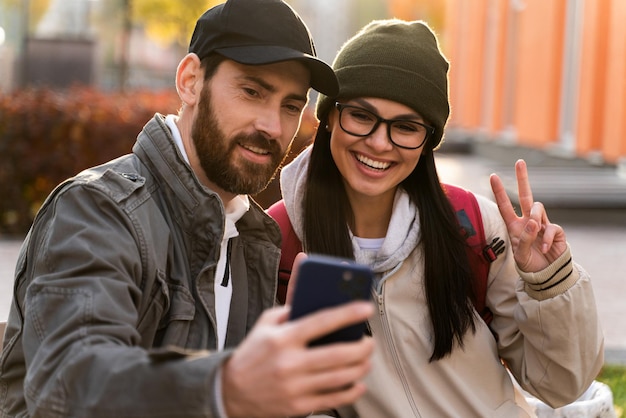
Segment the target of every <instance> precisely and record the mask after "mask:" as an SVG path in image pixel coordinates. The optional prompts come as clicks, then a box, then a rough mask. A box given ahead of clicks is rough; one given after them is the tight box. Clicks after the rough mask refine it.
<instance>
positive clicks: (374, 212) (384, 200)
mask: <svg viewBox="0 0 626 418" xmlns="http://www.w3.org/2000/svg"><path fill="white" fill-rule="evenodd" d="M394 197H395V190H390V191H389V192H387V193H385V194H384V195H380V196H376V197H369V196H363V195H359V196H355V195H350V194H349V195H348V199H349V200H350V206H351V207H352V212H353V214H354V219H353V224H351V225H350V229H351V230H352V233H353V234H354V235H356V236H357V237H361V238H384V237H385V236H386V235H387V228H388V227H389V221H390V220H391V213H392V211H393V201H394Z"/></svg>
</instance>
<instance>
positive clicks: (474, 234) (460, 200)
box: [442, 184, 504, 325]
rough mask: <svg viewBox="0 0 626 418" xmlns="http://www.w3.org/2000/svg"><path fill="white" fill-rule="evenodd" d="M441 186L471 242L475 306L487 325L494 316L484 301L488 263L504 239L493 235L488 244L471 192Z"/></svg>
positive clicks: (470, 251) (454, 187) (466, 238)
mask: <svg viewBox="0 0 626 418" xmlns="http://www.w3.org/2000/svg"><path fill="white" fill-rule="evenodd" d="M442 186H443V189H444V190H445V192H446V195H447V196H448V200H449V201H450V203H451V204H452V207H453V208H454V212H455V213H456V217H457V220H458V222H459V226H460V228H461V233H462V234H463V236H464V237H465V240H466V241H467V244H468V251H467V255H468V258H469V262H470V266H471V268H472V271H473V273H474V282H473V286H474V298H475V300H474V307H475V308H476V311H478V313H480V316H481V317H482V318H483V320H484V321H485V322H486V323H487V325H488V324H489V323H490V322H491V319H492V317H493V315H492V313H491V311H490V310H489V308H487V306H486V301H485V299H486V296H487V281H488V278H489V267H490V265H491V263H492V262H493V261H494V260H495V259H496V258H497V256H498V255H499V254H501V253H502V252H503V251H504V241H502V240H501V239H500V238H494V240H493V241H492V242H491V243H490V244H487V240H486V238H485V230H484V227H483V218H482V215H481V213H480V207H479V206H478V201H477V200H476V196H474V194H473V193H472V192H470V191H468V190H466V189H463V188H461V187H457V186H452V185H449V184H443V185H442Z"/></svg>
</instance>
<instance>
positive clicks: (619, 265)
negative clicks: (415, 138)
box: [0, 153, 626, 364]
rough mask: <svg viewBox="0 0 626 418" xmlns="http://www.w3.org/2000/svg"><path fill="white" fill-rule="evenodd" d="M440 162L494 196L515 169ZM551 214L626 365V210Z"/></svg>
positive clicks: (8, 245) (471, 159) (611, 353)
mask: <svg viewBox="0 0 626 418" xmlns="http://www.w3.org/2000/svg"><path fill="white" fill-rule="evenodd" d="M437 159H438V167H439V174H440V177H441V179H442V180H443V181H445V182H449V183H454V184H458V185H461V186H464V187H467V188H469V189H471V190H472V191H474V192H475V193H480V194H483V195H485V196H489V197H491V196H492V194H491V189H490V186H489V174H490V173H491V172H494V171H496V172H498V174H501V175H504V176H511V174H512V173H513V167H512V166H511V167H503V166H502V165H498V164H495V163H494V162H493V161H492V160H489V159H486V158H484V157H480V156H476V155H466V154H445V153H444V154H439V155H438V157H437ZM501 171H505V172H501ZM534 180H535V181H540V179H536V178H533V172H532V167H530V181H531V184H532V183H533V181H534ZM537 200H539V199H537ZM548 215H549V216H550V219H551V221H552V222H555V223H558V224H560V225H561V226H563V227H564V229H565V232H566V234H567V238H568V241H569V243H570V245H571V247H572V252H573V255H574V258H575V260H576V261H577V262H578V263H579V264H581V265H582V266H584V268H585V269H586V270H587V271H588V272H589V273H590V274H591V276H592V279H593V284H594V290H595V296H596V300H597V302H598V311H599V314H600V318H601V321H602V326H603V330H604V334H605V339H606V361H607V363H620V364H626V320H624V318H626V210H623V209H622V210H601V209H594V210H589V209H585V210H583V209H562V208H560V209H552V208H548ZM20 245H21V241H19V240H2V239H0V320H5V319H6V318H7V317H8V314H9V307H10V303H11V294H12V287H13V275H14V269H15V263H16V260H17V255H18V252H19V248H20Z"/></svg>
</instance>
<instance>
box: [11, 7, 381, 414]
mask: <svg viewBox="0 0 626 418" xmlns="http://www.w3.org/2000/svg"><path fill="white" fill-rule="evenodd" d="M311 86H312V87H313V88H316V89H317V90H319V91H320V92H322V93H324V94H327V95H334V94H335V93H336V91H337V82H336V79H335V77H334V74H333V72H332V70H331V69H330V67H329V66H327V65H326V64H325V63H323V62H322V61H320V60H318V59H317V58H316V57H315V50H314V46H313V42H312V40H311V38H310V35H309V32H308V30H307V28H306V26H305V25H304V23H303V22H302V21H301V20H300V18H299V17H298V15H297V14H296V13H295V12H294V11H293V10H292V9H291V8H290V7H289V6H287V5H286V4H285V3H283V2H282V1H280V0H254V1H252V0H228V1H227V2H226V3H225V4H222V5H219V6H216V7H215V8H213V9H210V10H209V11H207V12H206V13H205V14H204V15H203V16H202V17H201V18H200V19H199V20H198V22H197V25H196V29H195V31H194V34H193V36H192V39H191V43H190V48H189V54H188V55H187V56H185V57H184V58H183V59H182V61H181V62H180V65H179V67H178V69H177V73H176V88H177V91H178V93H179V96H180V98H181V101H182V108H181V110H180V113H179V115H178V116H174V115H170V116H167V117H163V116H161V115H158V114H157V115H156V116H155V117H154V119H153V120H151V121H149V122H148V123H147V124H146V126H145V127H144V129H143V131H142V132H141V133H140V134H139V136H138V139H137V142H136V144H135V146H134V147H133V153H132V154H131V155H128V156H124V157H121V158H119V159H117V160H114V161H111V162H109V163H107V164H104V165H102V166H99V167H95V168H92V169H89V170H86V171H85V172H83V173H81V174H79V175H78V176H76V177H75V178H73V179H70V180H69V181H67V182H65V183H63V184H62V185H61V186H59V187H58V188H57V189H56V190H55V191H54V192H53V193H52V194H51V195H50V196H49V198H48V199H47V201H46V202H45V203H44V205H43V207H42V208H41V210H40V212H39V214H38V215H37V217H36V220H35V222H34V224H33V227H32V229H31V231H30V233H29V235H28V237H27V238H26V241H25V243H24V245H23V248H22V251H21V254H20V257H19V261H18V265H17V268H16V272H17V273H16V283H15V288H14V289H15V290H14V299H13V304H12V307H11V312H10V317H9V321H8V326H7V331H6V335H5V342H4V349H3V353H2V360H1V362H0V388H1V389H0V410H1V415H2V416H45V417H87V416H90V417H94V416H102V417H104V416H116V417H122V416H146V417H147V416H155V417H156V416H160V417H176V416H180V417H196V416H197V417H199V416H203V417H204V416H209V417H211V416H228V417H231V418H232V417H251V416H258V417H264V416H268V417H269V416H287V415H301V414H307V413H309V412H310V411H313V410H321V409H327V408H334V407H336V406H339V405H342V404H346V403H351V402H353V401H354V400H355V399H356V398H357V397H359V396H360V395H361V394H362V393H363V392H364V390H365V389H364V386H363V385H362V384H361V383H360V382H359V380H360V379H361V378H362V377H363V376H364V375H365V374H366V372H367V370H368V367H369V356H370V354H371V352H372V349H373V347H372V343H371V341H368V340H369V339H364V340H362V341H359V342H355V343H350V344H336V345H334V346H327V347H322V348H315V349H308V348H307V344H308V342H309V341H311V340H314V339H316V338H318V337H320V336H322V335H324V334H327V333H328V332H331V331H333V330H336V329H339V328H341V327H343V326H346V325H348V324H351V323H355V322H359V321H363V320H365V319H366V318H367V317H368V316H369V315H370V314H371V312H372V307H371V306H370V305H368V304H357V303H354V304H351V305H347V306H344V307H342V308H336V309H333V310H326V311H323V312H320V313H318V314H315V315H311V316H310V317H308V318H304V319H302V320H298V321H292V322H288V321H287V316H288V309H287V308H273V309H268V308H270V307H271V306H272V305H273V302H274V297H275V292H276V286H277V284H276V277H277V266H278V260H279V256H280V254H279V244H280V232H279V230H278V228H277V226H276V224H275V223H274V222H273V221H272V220H271V219H270V218H269V217H268V216H267V215H266V214H265V213H264V212H263V210H262V209H261V208H260V207H259V206H258V205H256V204H255V203H254V202H253V201H251V200H250V199H249V198H248V197H247V194H253V193H257V192H258V191H260V190H261V189H263V188H264V187H265V186H266V185H267V183H268V182H269V180H270V179H271V177H272V176H273V175H274V173H275V171H276V169H277V167H278V166H279V165H280V162H281V161H282V159H283V157H284V155H285V154H286V153H287V151H288V149H289V145H290V144H291V141H292V140H293V138H294V136H295V134H296V132H297V129H298V127H299V124H300V118H301V116H302V111H303V109H304V107H305V105H306V103H307V100H308V96H307V93H308V90H309V87H311ZM264 311H265V312H264ZM257 319H258V321H257ZM246 335H247V337H246Z"/></svg>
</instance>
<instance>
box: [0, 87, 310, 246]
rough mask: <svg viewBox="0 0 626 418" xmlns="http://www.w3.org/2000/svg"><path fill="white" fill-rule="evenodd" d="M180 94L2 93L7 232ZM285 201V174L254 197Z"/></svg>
mask: <svg viewBox="0 0 626 418" xmlns="http://www.w3.org/2000/svg"><path fill="white" fill-rule="evenodd" d="M179 107H180V100H179V98H178V95H177V94H176V92H175V91H174V90H173V89H172V91H170V90H167V91H163V92H153V91H132V92H127V93H104V92H101V91H98V90H95V89H93V88H87V87H75V88H72V89H69V90H65V91H55V90H50V89H46V88H37V89H28V90H23V91H17V92H14V93H12V94H6V95H0V236H1V235H17V236H23V235H25V234H26V232H28V229H29V228H30V225H31V223H32V221H33V219H34V217H35V215H36V213H37V211H38V210H39V208H40V207H41V204H42V203H43V201H44V200H45V198H46V197H47V195H48V194H49V193H50V192H51V191H52V189H53V188H54V187H55V186H56V185H57V184H59V183H61V182H62V181H63V180H65V179H67V178H69V177H71V176H73V175H75V174H77V173H78V172H80V171H81V170H84V169H85V168H88V167H92V166H94V165H98V164H102V163H104V162H106V161H108V160H110V159H113V158H116V157H118V156H120V155H124V154H128V153H129V152H131V148H132V146H133V144H134V143H135V140H136V138H137V134H138V133H139V132H140V131H141V129H142V128H143V126H144V125H145V124H146V122H148V121H149V120H150V119H151V118H152V116H153V115H154V113H156V112H160V113H163V114H168V113H176V112H177V110H178V108H179ZM316 127H317V120H316V119H315V116H314V115H313V112H312V109H310V108H307V111H306V112H305V113H304V115H303V118H302V124H301V127H300V131H299V132H298V135H297V136H296V139H295V141H294V143H293V146H292V150H291V153H290V155H289V156H288V158H287V161H289V160H291V159H292V158H293V157H294V156H295V155H297V154H298V153H299V152H300V151H301V150H302V148H303V147H304V146H306V145H308V144H309V143H310V142H311V140H312V135H313V133H314V131H315V128H316ZM254 197H255V199H256V200H257V201H258V202H259V203H260V204H261V205H262V206H263V207H267V206H269V205H270V204H272V203H273V202H275V201H276V200H278V199H280V188H279V185H278V178H276V179H274V181H272V182H271V183H270V185H269V187H268V188H267V189H266V190H264V191H263V192H261V193H259V194H257V195H256V196H254Z"/></svg>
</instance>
